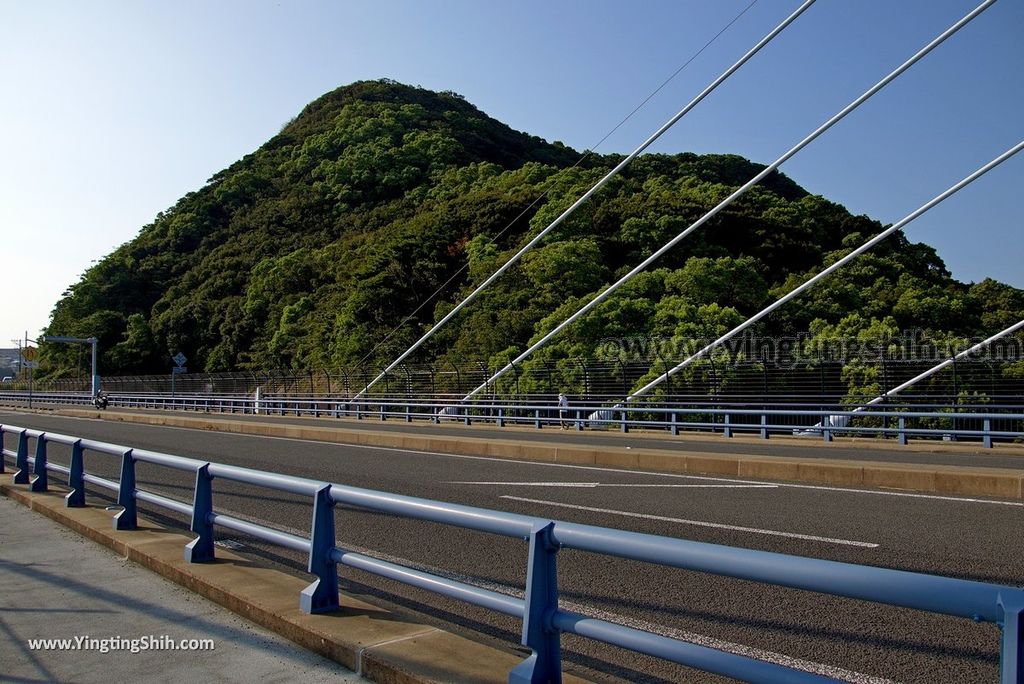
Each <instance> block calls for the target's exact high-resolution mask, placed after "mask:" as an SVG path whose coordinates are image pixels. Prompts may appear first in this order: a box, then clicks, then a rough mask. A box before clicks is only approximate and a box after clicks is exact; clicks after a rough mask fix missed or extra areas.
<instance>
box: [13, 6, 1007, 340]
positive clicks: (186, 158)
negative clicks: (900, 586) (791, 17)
mask: <svg viewBox="0 0 1024 684" xmlns="http://www.w3.org/2000/svg"><path fill="white" fill-rule="evenodd" d="M979 2H980V0H818V2H817V3H816V4H815V5H814V6H813V7H812V8H811V9H810V10H809V11H808V12H807V13H806V14H805V15H804V16H803V17H801V18H800V19H799V20H798V21H797V22H796V23H795V24H794V25H793V26H791V27H790V28H789V29H787V30H786V31H785V32H784V33H783V34H782V35H781V36H780V37H779V38H778V39H776V41H775V42H773V43H772V44H771V45H770V46H769V47H768V48H767V49H766V50H765V51H763V52H762V53H761V54H760V55H758V56H757V57H756V58H755V59H754V60H753V61H752V62H751V63H750V64H748V65H747V66H745V67H744V68H743V69H742V70H741V71H740V72H739V73H738V74H737V75H736V76H734V77H733V78H732V79H730V80H729V81H728V82H727V83H726V84H725V85H724V86H722V87H721V88H720V89H719V90H718V91H717V92H716V93H714V94H713V95H712V96H711V97H710V98H709V99H708V100H706V101H705V102H704V103H702V104H701V105H700V106H699V107H698V108H697V109H696V110H694V111H693V112H692V113H691V114H690V115H688V116H687V117H686V118H685V119H683V121H682V122H680V123H679V124H678V125H677V126H676V127H675V128H674V129H673V130H672V131H671V132H670V133H669V134H667V135H666V136H665V137H664V138H663V140H662V141H661V142H659V143H658V145H657V147H656V150H658V151H665V152H678V151H696V152H732V153H737V154H741V155H743V156H745V157H748V158H751V159H753V160H755V161H760V162H763V163H767V162H770V161H772V160H774V159H775V158H777V157H778V156H780V155H781V154H782V153H783V152H784V151H786V150H787V149H789V147H791V146H792V145H793V144H794V143H795V142H796V141H798V140H799V139H800V138H802V137H803V136H804V135H806V134H807V133H808V132H810V131H811V130H812V129H813V128H815V127H817V126H818V125H819V124H821V123H822V122H823V121H825V120H826V119H827V118H828V117H829V116H831V115H832V114H833V113H834V112H835V111H836V110H838V109H839V108H840V107H842V106H844V105H845V104H846V103H848V102H849V101H850V100H852V99H853V98H854V97H856V96H857V95H859V94H860V93H861V92H862V91H863V90H865V89H866V88H867V87H868V86H870V85H872V84H873V83H874V82H875V81H877V80H878V79H879V78H881V77H882V76H883V75H884V74H886V73H888V72H889V71H890V70H891V69H892V68H894V67H895V66H896V65H898V64H899V63H901V62H902V61H903V60H904V59H906V58H907V57H909V56H910V55H911V54H913V53H914V52H916V51H917V50H918V49H919V48H920V47H921V46H923V45H924V44H925V43H927V42H928V41H929V40H931V38H933V37H934V36H935V35H937V34H938V33H940V32H941V31H943V30H944V29H945V28H947V27H948V26H949V25H951V24H952V23H953V22H955V21H956V20H957V19H959V18H960V17H961V16H962V15H963V14H966V13H967V12H968V11H969V10H970V9H971V8H973V7H975V6H976V5H977V4H978V3H979ZM749 4H750V0H701V1H697V0H645V1H644V2H636V3H634V2H621V0H586V1H584V0H572V1H560V0H544V1H538V0H520V1H516V2H501V3H499V2H486V1H484V0H436V1H434V2H420V1H415V0H409V1H402V2H398V1H394V0H375V1H373V2H370V1H360V2H354V1H344V2H343V1H340V0H339V1H334V2H312V1H307V2H266V1H258V0H257V1H254V0H245V1H238V0H235V1H223V0H221V1H218V2H205V1H204V2H198V1H194V0H184V1H178V2H155V1H152V0H150V1H140V2H102V1H92V2H77V1H73V2H71V1H68V2H54V1H50V0H38V1H35V2H26V1H23V0H0V92H2V105H0V237H2V244H3V248H4V249H3V256H4V259H3V266H2V268H0V293H2V295H0V296H2V301H3V304H2V306H0V347H3V346H10V345H9V344H8V340H9V339H10V338H14V337H20V336H21V335H22V334H23V332H24V331H25V330H26V329H27V330H28V331H29V336H30V337H31V336H34V335H35V334H36V333H37V332H38V331H39V330H40V329H41V328H42V327H43V326H44V325H45V324H46V322H47V321H48V319H49V313H50V310H51V308H52V307H53V304H54V303H55V302H56V301H57V299H58V298H59V297H60V295H61V293H62V292H63V291H64V290H65V289H66V288H67V287H68V286H69V285H71V284H72V283H74V282H75V281H76V280H77V279H78V277H79V275H80V274H81V273H82V272H83V271H84V270H85V269H86V268H88V266H89V265H90V263H91V262H92V260H94V259H99V258H101V257H102V256H103V255H105V254H108V253H109V252H110V251H112V250H113V249H114V248H115V247H117V246H118V245H119V244H121V243H123V242H125V241H127V240H129V239H131V238H132V237H133V236H134V235H135V234H136V233H137V232H138V230H139V229H140V228H141V227H142V226H143V225H144V224H146V223H148V222H149V221H151V220H152V219H153V218H154V216H155V215H156V214H157V212H159V211H161V210H164V209H166V208H168V207H170V206H171V205H172V204H173V203H174V202H175V201H176V200H177V199H178V198H179V197H181V196H182V195H184V194H185V193H186V192H189V191H191V190H195V189H197V188H199V187H201V186H202V185H203V184H204V182H205V181H206V179H207V178H209V177H210V176H211V175H213V174H214V173H215V172H217V171H218V170H220V169H222V168H224V167H225V166H227V165H228V164H230V163H231V162H233V161H235V160H237V159H238V158H240V157H242V156H243V155H245V154H247V153H248V152H251V151H253V150H254V149H255V148H256V147H258V146H259V145H260V144H262V143H263V142H264V141H266V140H267V139H268V138H269V137H271V136H272V135H274V134H275V133H276V132H277V131H278V130H279V129H280V127H281V126H282V125H283V124H284V123H285V122H286V121H288V120H289V119H291V118H292V117H293V116H295V115H296V114H297V113H298V112H299V111H300V110H301V108H302V107H303V106H304V105H305V104H306V103H307V102H309V101H310V100H312V99H314V98H316V97H317V96H319V95H321V94H323V93H324V92H326V91H328V90H332V89H334V88H336V87H338V86H340V85H345V84H348V83H351V82H352V81H356V80H362V79H373V78H381V77H387V78H392V79H395V80H398V81H401V82H404V83H409V84H414V85H422V86H424V87H427V88H431V89H435V90H454V91H456V92H458V93H460V94H462V95H464V96H465V97H466V98H467V99H468V100H469V101H470V102H472V103H474V104H475V105H477V106H478V107H479V108H480V109H482V110H483V111H484V112H486V113H487V114H489V115H491V116H493V117H495V118H497V119H499V120H501V121H503V122H505V123H507V124H509V125H511V126H512V127H513V128H516V129H519V130H524V131H527V132H529V133H532V134H535V135H538V136H541V137H543V138H546V139H548V140H561V141H563V142H565V143H566V144H568V145H571V146H573V147H575V148H577V149H584V148H587V147H591V146H592V145H594V144H595V143H596V142H597V141H598V140H600V139H601V138H602V137H603V136H604V134H605V133H607V132H608V131H609V130H610V129H611V128H612V127H613V126H614V125H615V124H616V123H618V122H619V120H620V119H621V118H622V117H623V116H625V115H626V114H627V113H628V112H629V111H630V110H632V109H633V107H634V106H636V105H637V104H638V103H639V102H640V101H641V100H642V99H643V98H644V97H646V96H647V95H648V94H649V93H650V92H651V91H652V90H654V89H655V88H656V87H657V86H658V85H659V84H661V83H662V81H664V79H665V78H667V77H668V76H669V75H670V74H671V73H672V72H674V71H675V70H676V69H677V68H678V67H679V66H680V65H681V64H683V63H684V62H685V61H686V60H687V59H689V57H690V56H691V55H692V54H693V53H694V52H695V51H696V50H697V49H699V48H700V46H702V45H703V44H704V43H706V42H707V41H708V40H709V39H710V38H711V37H712V36H713V35H714V34H715V33H717V32H718V31H719V29H720V28H722V27H723V26H724V25H725V24H726V23H728V22H729V21H730V20H731V19H733V18H734V17H735V16H736V15H737V14H739V13H740V12H741V11H742V10H743V9H744V8H745V7H747V6H748V5H749ZM798 4H799V3H798V2H797V0H758V1H757V2H756V3H755V4H754V6H753V7H752V8H750V9H749V10H748V11H747V12H746V13H745V14H744V15H743V16H742V17H741V18H740V19H739V20H738V21H737V22H736V23H735V24H734V25H733V27H732V28H730V29H729V30H728V31H727V32H726V33H725V34H724V35H723V36H722V37H721V38H720V39H719V40H718V41H717V42H716V43H715V44H714V45H713V46H712V47H711V48H710V49H708V50H707V51H705V52H704V53H703V54H702V55H701V56H700V57H699V58H698V59H697V60H696V61H694V62H693V63H692V64H691V65H690V66H689V67H687V68H686V69H685V70H684V71H683V72H682V73H680V74H679V76H677V77H676V78H675V79H673V80H672V81H671V83H670V84H669V85H668V86H667V87H666V88H665V89H664V90H662V91H661V92H660V93H659V95H658V96H657V97H655V98H654V99H653V100H652V101H651V102H650V103H648V105H647V106H646V107H645V108H644V109H643V111H642V112H640V113H639V114H638V115H636V116H635V117H634V118H633V119H632V120H631V121H630V122H629V124H628V125H626V126H623V127H622V128H621V129H619V131H618V132H617V133H616V134H615V135H614V136H613V137H612V138H610V139H609V140H608V141H607V142H606V143H604V144H603V145H602V146H601V147H600V148H599V151H601V152H628V151H630V150H631V149H633V148H634V147H635V146H636V145H637V144H639V143H640V142H641V141H642V140H643V139H645V138H646V137H647V136H648V135H649V134H650V133H651V132H653V131H654V130H655V129H656V128H657V127H658V126H659V125H660V124H661V123H662V122H663V121H665V120H666V119H668V118H669V117H670V116H671V115H672V114H673V113H675V112H676V111H677V110H678V109H679V108H680V107H681V106H682V105H683V104H684V103H685V102H687V101H688V100H689V99H690V98H691V97H692V96H693V95H695V94H696V93H697V92H699V91H700V90H701V89H702V88H703V87H704V86H705V85H706V84H707V83H708V82H709V81H710V80H711V79H712V78H714V77H715V76H716V75H717V74H718V73H720V72H721V71H722V70H723V69H724V68H725V67H726V66H728V65H729V64H731V63H732V62H733V61H734V60H735V59H736V58H737V57H738V56H739V55H740V54H742V53H743V52H744V51H746V50H747V49H748V48H749V47H750V46H751V45H753V43H754V42H756V41H757V40H758V39H759V38H760V37H761V36H762V35H763V34H764V33H766V32H767V31H768V30H769V29H770V28H771V27H772V26H774V25H775V24H776V23H778V22H779V21H780V20H781V19H782V17H784V16H785V15H786V14H788V13H789V12H790V11H792V10H793V9H795V8H796V7H797V6H798ZM1022 36H1024V2H1021V1H1020V0H1000V2H997V3H996V4H995V5H994V6H993V7H992V8H991V9H989V10H988V11H987V12H985V13H984V14H982V15H981V16H980V17H979V18H978V19H976V20H975V21H974V22H973V23H972V24H970V25H969V26H967V27H966V28H965V29H964V30H963V31H961V32H960V33H959V34H957V35H956V36H954V37H953V38H952V39H951V40H950V41H948V42H947V43H946V44H945V45H943V46H941V47H940V48H939V49H938V51H936V52H934V53H933V54H932V55H930V56H928V57H927V58H926V59H925V60H924V61H923V62H921V63H920V64H919V65H918V66H916V67H914V68H913V69H912V70H911V71H910V72H908V73H907V74H906V75H904V76H903V77H901V78H900V79H898V80H897V81H896V82H894V83H893V84H892V85H891V86H889V87H888V88H887V89H886V90H884V91H882V93H880V94H879V95H878V96H876V97H875V98H874V99H873V100H871V101H870V102H869V103H868V104H866V105H865V106H863V107H862V108H861V109H860V110H858V111H857V112H855V113H854V114H853V115H851V116H850V117H849V118H848V119H846V120H845V121H844V122H842V123H840V124H839V125H838V126H837V127H836V128H834V129H833V130H832V131H830V132H829V133H827V134H826V135H825V137H823V138H821V139H820V140H819V141H817V142H815V143H813V144H812V145H811V146H810V147H809V148H807V150H805V151H804V152H802V153H800V154H799V155H798V156H797V157H795V158H794V159H793V160H791V161H790V162H787V163H786V164H785V165H784V166H783V171H784V172H785V173H787V174H788V175H790V176H791V177H792V178H794V179H795V180H796V181H797V182H798V183H800V184H801V185H803V186H804V187H805V188H807V189H808V190H809V191H811V192H814V193H818V194H821V195H824V196H826V197H828V198H830V199H833V200H835V201H838V202H841V203H842V204H844V205H846V206H847V207H848V208H849V209H850V210H851V211H852V212H854V213H857V214H861V213H863V214H867V215H869V216H872V217H874V218H877V219H879V220H881V221H883V222H892V221H895V220H898V219H899V218H902V217H903V216H904V215H906V214H907V213H909V212H910V211H912V210H913V209H915V208H916V207H918V206H919V205H920V204H922V203H924V202H925V201H926V200H928V199H930V198H931V197H932V196H934V195H935V194H937V193H938V192H940V191H941V190H944V189H945V188H946V187H948V186H949V185H951V184H952V183H953V182H955V181H956V180H959V179H960V178H962V177H963V176H965V175H966V174H967V173H969V172H970V171H973V170H974V169H975V168H977V167H978V166H980V165H981V164H982V163H984V162H986V161H988V160H989V159H991V158H993V157H995V156H996V155H998V154H999V153H1001V152H1002V151H1004V150H1005V149H1007V148H1009V147H1011V146H1012V145H1014V144H1015V143H1017V142H1018V141H1020V140H1021V139H1022V138H1024V40H1022ZM1022 181H1024V154H1021V155H1018V157H1017V158H1015V159H1013V160H1011V161H1009V162H1007V163H1006V164H1004V165H1003V166H1002V167H1000V168H999V169H997V170H996V171H993V172H992V173H990V174H989V175H988V176H986V177H985V178H984V179H982V180H981V181H979V182H978V183H976V184H975V185H974V186H972V187H971V188H969V189H968V190H965V191H963V192H961V193H960V194H959V195H957V196H956V197H954V198H953V199H951V200H949V201H947V202H946V203H945V204H943V205H942V206H940V207H939V208H937V209H935V210H933V211H932V212H930V213H928V214H926V215H925V216H924V217H922V218H920V219H918V220H917V221H916V222H914V223H913V224H911V226H910V227H909V228H908V231H907V232H908V233H909V235H910V237H911V239H914V240H918V241H924V242H928V243H929V244H932V245H933V246H935V247H936V248H937V249H938V251H939V254H940V256H942V257H943V258H944V259H945V260H946V263H947V264H948V265H949V267H950V268H951V270H952V271H953V274H954V276H956V277H957V278H959V279H961V280H966V281H977V280H980V279H982V278H984V277H986V276H992V277H995V278H997V279H1000V280H1003V281H1007V282H1010V283H1012V284H1014V285H1016V286H1018V287H1024V268H1022V267H1021V262H1022V260H1024V241H1022V239H1021V236H1022V222H1021V218H1020V217H1021V213H1020V210H1019V205H1017V202H1019V201H1021V194H1022V191H1024V182H1022ZM676 249H685V242H684V243H682V244H681V245H679V246H678V247H677V248H676Z"/></svg>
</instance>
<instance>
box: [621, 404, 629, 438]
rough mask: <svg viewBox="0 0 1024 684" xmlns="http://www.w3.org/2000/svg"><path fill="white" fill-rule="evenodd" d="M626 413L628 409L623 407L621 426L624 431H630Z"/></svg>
mask: <svg viewBox="0 0 1024 684" xmlns="http://www.w3.org/2000/svg"><path fill="white" fill-rule="evenodd" d="M626 414H627V411H626V409H622V427H620V428H619V429H620V430H621V431H622V432H629V422H628V420H627V417H628V416H627V415H626Z"/></svg>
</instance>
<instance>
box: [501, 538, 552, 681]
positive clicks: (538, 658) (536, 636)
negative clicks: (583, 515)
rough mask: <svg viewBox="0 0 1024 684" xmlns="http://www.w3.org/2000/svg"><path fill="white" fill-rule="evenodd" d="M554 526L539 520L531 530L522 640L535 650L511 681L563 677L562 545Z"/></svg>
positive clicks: (515, 672)
mask: <svg viewBox="0 0 1024 684" xmlns="http://www.w3.org/2000/svg"><path fill="white" fill-rule="evenodd" d="M554 526H555V524H554V523H552V522H548V523H538V524H537V525H536V526H534V528H533V530H531V532H530V557H529V560H528V562H527V563H528V564H527V571H526V608H525V613H524V615H523V640H522V643H523V645H524V646H528V647H529V648H530V650H532V651H533V654H532V655H530V657H529V658H527V659H526V660H524V661H523V662H521V663H519V665H516V667H515V668H514V669H513V670H512V672H510V673H509V676H508V681H509V684H525V683H526V682H531V683H533V682H544V683H549V682H550V683H558V682H561V681H562V657H561V643H560V637H561V634H560V633H559V631H558V630H557V629H556V628H555V627H554V625H553V624H552V623H553V619H552V618H553V616H554V614H555V613H556V612H557V611H558V566H557V563H556V557H557V553H558V547H557V546H556V545H555V544H554V542H553V540H552V538H551V531H552V528H554Z"/></svg>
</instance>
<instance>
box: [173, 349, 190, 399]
mask: <svg viewBox="0 0 1024 684" xmlns="http://www.w3.org/2000/svg"><path fill="white" fill-rule="evenodd" d="M171 361H173V362H174V367H173V368H171V396H172V397H173V396H174V379H175V378H176V377H178V375H180V374H182V373H188V368H186V367H185V362H186V361H188V357H187V356H185V355H184V354H182V353H181V352H178V353H177V354H175V355H174V356H172V357H171Z"/></svg>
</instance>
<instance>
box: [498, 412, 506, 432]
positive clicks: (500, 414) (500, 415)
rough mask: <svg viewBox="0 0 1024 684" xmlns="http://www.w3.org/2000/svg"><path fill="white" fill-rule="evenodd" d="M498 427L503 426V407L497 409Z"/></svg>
mask: <svg viewBox="0 0 1024 684" xmlns="http://www.w3.org/2000/svg"><path fill="white" fill-rule="evenodd" d="M498 427H500V428H503V427H505V409H504V408H499V409H498Z"/></svg>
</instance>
